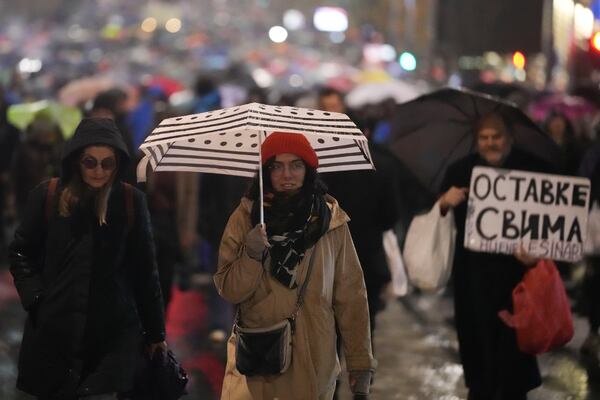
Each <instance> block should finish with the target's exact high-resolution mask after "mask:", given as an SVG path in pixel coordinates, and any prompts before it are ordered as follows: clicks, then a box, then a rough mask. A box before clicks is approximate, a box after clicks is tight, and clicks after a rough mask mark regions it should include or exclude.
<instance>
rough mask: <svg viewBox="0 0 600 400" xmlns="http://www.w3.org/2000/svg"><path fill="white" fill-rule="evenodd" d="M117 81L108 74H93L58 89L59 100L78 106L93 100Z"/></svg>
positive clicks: (68, 104)
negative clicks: (107, 75)
mask: <svg viewBox="0 0 600 400" xmlns="http://www.w3.org/2000/svg"><path fill="white" fill-rule="evenodd" d="M115 85H116V84H115V82H114V81H113V80H112V79H110V78H109V77H106V76H92V77H87V78H81V79H76V80H73V81H71V82H69V83H67V84H66V85H65V86H63V87H62V88H61V89H60V90H59V91H58V100H59V101H60V102H61V103H62V104H65V105H67V106H78V105H80V104H82V103H85V102H86V101H89V100H92V99H93V98H94V97H96V95H97V94H98V93H100V92H103V91H105V90H108V89H111V88H113V87H115Z"/></svg>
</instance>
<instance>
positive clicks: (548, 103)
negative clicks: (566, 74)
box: [529, 94, 598, 121]
mask: <svg viewBox="0 0 600 400" xmlns="http://www.w3.org/2000/svg"><path fill="white" fill-rule="evenodd" d="M552 111H557V112H559V113H561V114H564V115H566V116H567V118H569V119H570V120H571V121H577V120H579V119H581V118H583V117H585V116H592V115H593V114H595V113H596V112H597V111H598V108H597V107H596V106H595V105H594V104H592V103H590V102H589V101H587V100H586V99H584V98H583V97H579V96H569V95H564V94H551V95H547V96H543V97H541V98H540V99H538V100H536V101H534V102H533V103H531V104H530V105H529V114H530V115H531V116H532V117H533V118H534V119H535V120H536V121H543V120H544V119H546V117H547V116H548V115H549V114H550V113H551V112H552Z"/></svg>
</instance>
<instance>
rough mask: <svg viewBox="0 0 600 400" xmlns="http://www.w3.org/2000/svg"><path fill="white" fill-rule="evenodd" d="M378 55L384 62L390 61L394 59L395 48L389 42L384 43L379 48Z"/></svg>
mask: <svg viewBox="0 0 600 400" xmlns="http://www.w3.org/2000/svg"><path fill="white" fill-rule="evenodd" d="M379 57H381V59H382V60H383V61H385V62H392V61H394V60H395V59H396V49H394V47H393V46H392V45H390V44H384V45H382V46H381V47H380V48H379Z"/></svg>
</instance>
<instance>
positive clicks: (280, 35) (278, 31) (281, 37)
mask: <svg viewBox="0 0 600 400" xmlns="http://www.w3.org/2000/svg"><path fill="white" fill-rule="evenodd" d="M287 37H288V32H287V30H286V29H285V28H284V27H283V26H279V25H275V26H273V27H271V29H269V39H271V40H272V41H273V42H275V43H283V42H285V40H286V39H287Z"/></svg>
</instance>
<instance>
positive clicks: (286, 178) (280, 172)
mask: <svg viewBox="0 0 600 400" xmlns="http://www.w3.org/2000/svg"><path fill="white" fill-rule="evenodd" d="M269 169H270V172H271V185H272V186H273V189H274V190H275V191H276V192H279V193H285V194H288V195H293V194H296V193H298V192H299V191H300V189H302V185H303V184H304V176H305V175H306V165H304V161H302V159H301V158H300V157H298V156H297V155H295V154H291V153H282V154H279V155H277V156H276V157H275V161H274V162H273V164H272V165H271V167H270V168H269Z"/></svg>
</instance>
